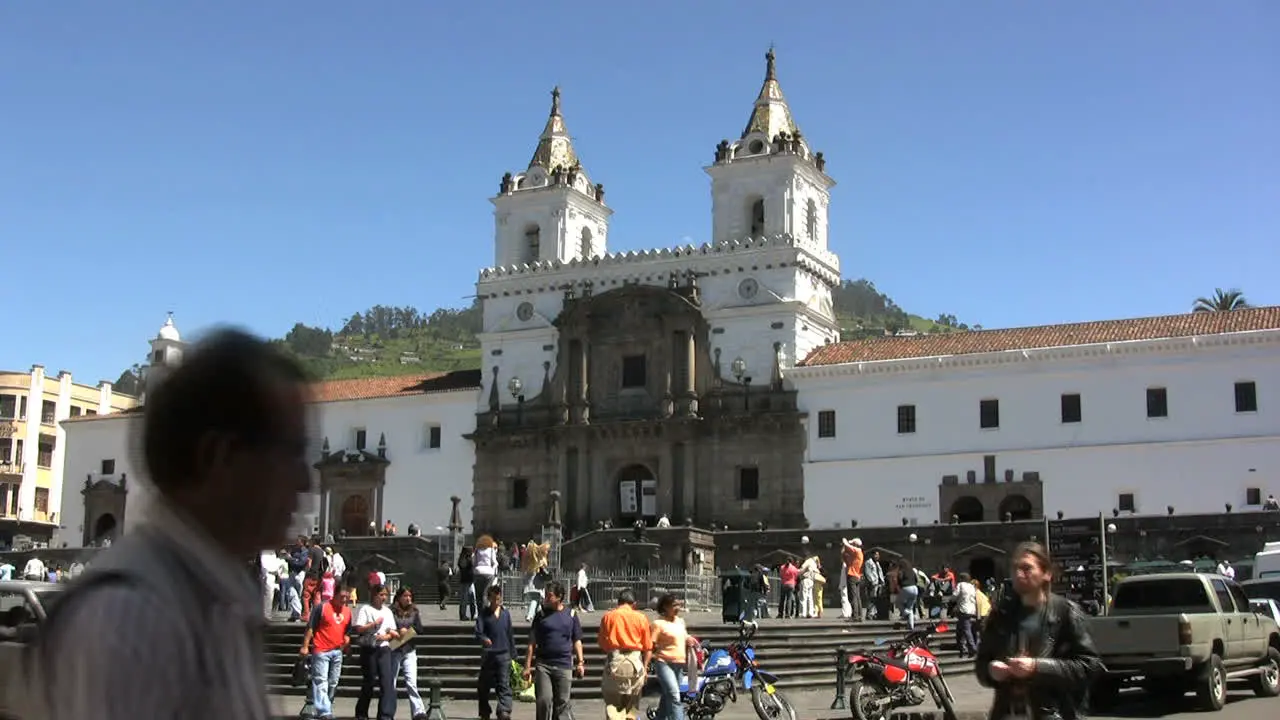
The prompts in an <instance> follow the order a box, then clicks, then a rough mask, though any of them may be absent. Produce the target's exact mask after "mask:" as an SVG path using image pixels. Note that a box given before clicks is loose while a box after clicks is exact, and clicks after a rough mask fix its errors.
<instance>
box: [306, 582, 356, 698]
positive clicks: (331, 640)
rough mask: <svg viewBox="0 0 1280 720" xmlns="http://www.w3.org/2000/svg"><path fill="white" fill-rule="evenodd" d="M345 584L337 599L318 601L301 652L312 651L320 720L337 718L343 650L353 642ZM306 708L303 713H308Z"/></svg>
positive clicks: (313, 692)
mask: <svg viewBox="0 0 1280 720" xmlns="http://www.w3.org/2000/svg"><path fill="white" fill-rule="evenodd" d="M349 594H350V593H349V590H348V588H346V587H345V586H344V587H343V588H342V589H341V590H340V591H339V592H335V593H334V594H333V599H332V600H330V601H328V602H324V603H320V604H319V605H316V607H315V609H314V610H312V611H311V618H310V619H309V620H308V621H307V632H306V635H304V636H303V638H302V648H301V649H299V650H298V654H299V655H303V656H306V655H307V654H310V655H311V698H310V705H312V707H313V708H314V713H315V717H316V718H317V720H333V695H334V693H335V692H336V691H337V689H338V680H339V678H341V677H342V653H343V652H344V651H346V649H347V646H348V645H349V644H350V638H349V636H348V635H347V631H348V630H349V629H350V627H351V608H350V607H349V606H348V605H347V597H348V595H349ZM306 714H307V713H306V708H305V707H304V708H303V715H306Z"/></svg>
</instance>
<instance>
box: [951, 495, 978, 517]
mask: <svg viewBox="0 0 1280 720" xmlns="http://www.w3.org/2000/svg"><path fill="white" fill-rule="evenodd" d="M985 510H986V508H984V507H983V506H982V501H981V500H979V499H978V498H976V497H974V496H972V495H965V496H964V497H962V498H957V499H956V501H955V502H954V503H951V519H952V520H954V521H955V522H958V523H975V522H982V521H983V520H984V518H983V512H984V511H985Z"/></svg>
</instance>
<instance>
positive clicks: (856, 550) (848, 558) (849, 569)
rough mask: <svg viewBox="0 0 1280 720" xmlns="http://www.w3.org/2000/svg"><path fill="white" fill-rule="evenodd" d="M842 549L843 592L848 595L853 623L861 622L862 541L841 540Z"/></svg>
mask: <svg viewBox="0 0 1280 720" xmlns="http://www.w3.org/2000/svg"><path fill="white" fill-rule="evenodd" d="M840 542H841V544H843V545H844V549H843V550H842V551H841V552H840V556H841V558H842V559H843V560H844V570H845V592H847V593H848V594H849V607H850V608H852V609H853V617H852V618H850V619H852V620H853V621H854V622H856V623H859V622H862V540H861V539H859V538H854V539H852V540H845V539H843V538H841V540H840Z"/></svg>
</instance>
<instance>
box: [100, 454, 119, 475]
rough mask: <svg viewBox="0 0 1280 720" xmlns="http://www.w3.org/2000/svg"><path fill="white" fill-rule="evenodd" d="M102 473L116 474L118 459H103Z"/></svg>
mask: <svg viewBox="0 0 1280 720" xmlns="http://www.w3.org/2000/svg"><path fill="white" fill-rule="evenodd" d="M102 474H103V475H115V474H116V461H115V458H107V459H106V460H103V461H102Z"/></svg>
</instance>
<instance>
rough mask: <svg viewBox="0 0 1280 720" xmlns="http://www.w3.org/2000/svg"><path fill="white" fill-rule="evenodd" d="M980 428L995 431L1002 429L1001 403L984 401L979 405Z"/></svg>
mask: <svg viewBox="0 0 1280 720" xmlns="http://www.w3.org/2000/svg"><path fill="white" fill-rule="evenodd" d="M978 427H980V428H982V429H983V430H995V429H996V428H998V427H1000V401H999V400H983V401H982V402H980V403H978Z"/></svg>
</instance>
